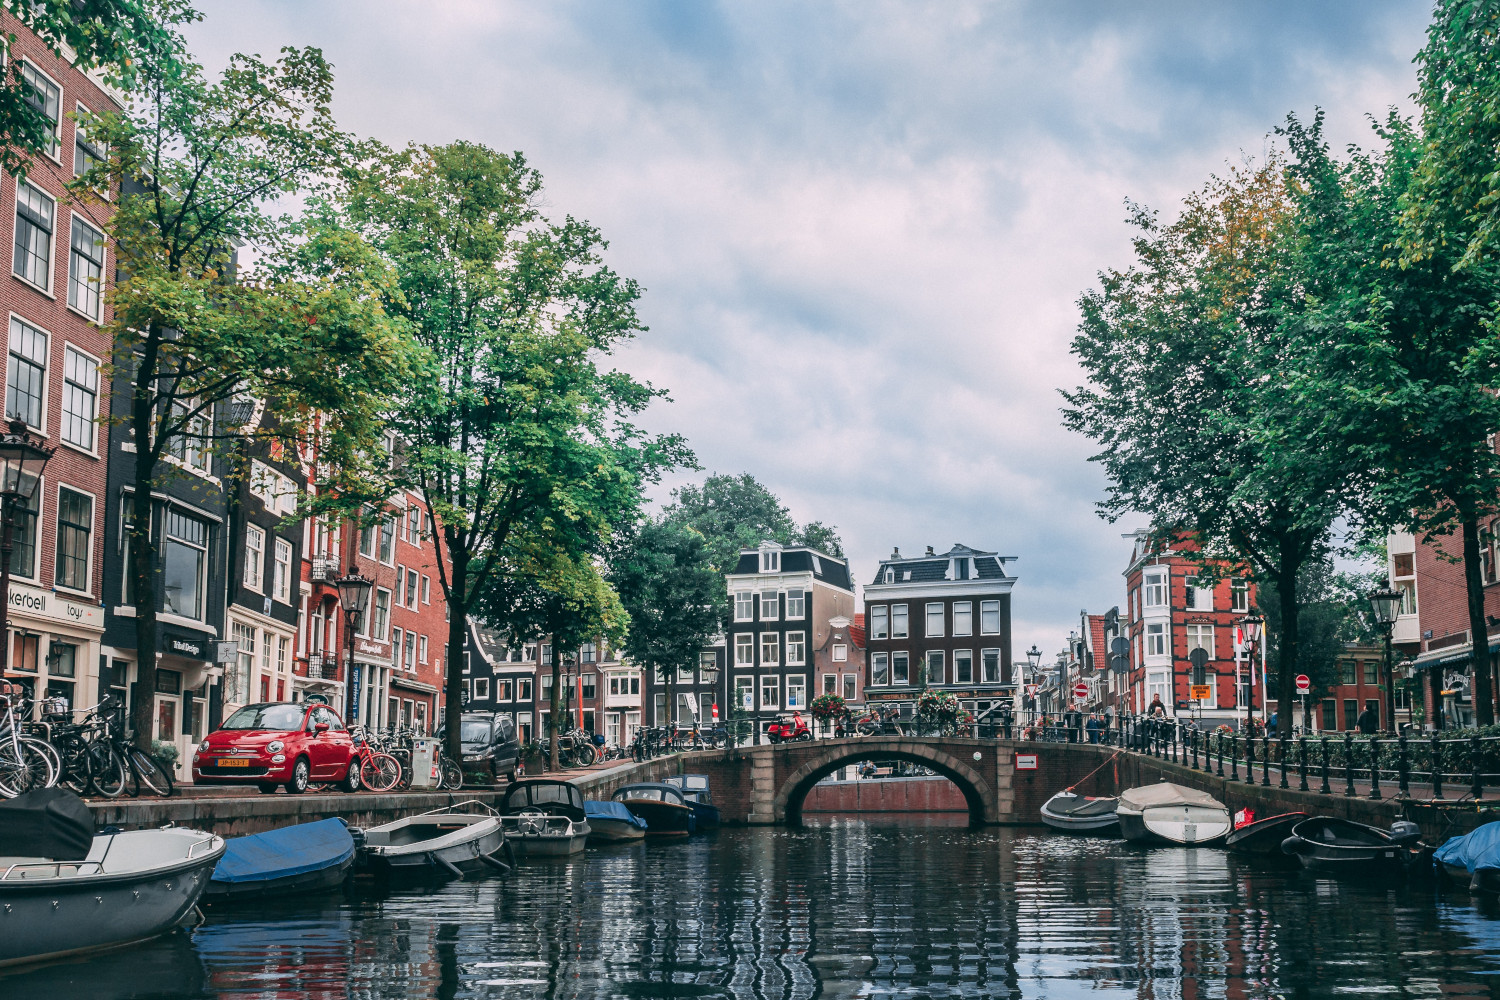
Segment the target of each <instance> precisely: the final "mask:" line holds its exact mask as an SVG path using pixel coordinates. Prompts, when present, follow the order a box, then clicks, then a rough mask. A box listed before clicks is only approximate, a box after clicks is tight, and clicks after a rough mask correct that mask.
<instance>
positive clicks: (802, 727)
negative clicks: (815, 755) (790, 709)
mask: <svg viewBox="0 0 1500 1000" xmlns="http://www.w3.org/2000/svg"><path fill="white" fill-rule="evenodd" d="M766 737H767V738H768V739H769V740H770V741H771V742H772V743H791V742H793V741H802V740H810V739H812V738H813V737H812V730H811V729H808V728H807V723H806V722H804V721H802V717H801V716H792V715H778V716H777V717H776V721H775V722H773V723H771V724H770V725H769V726H767V727H766Z"/></svg>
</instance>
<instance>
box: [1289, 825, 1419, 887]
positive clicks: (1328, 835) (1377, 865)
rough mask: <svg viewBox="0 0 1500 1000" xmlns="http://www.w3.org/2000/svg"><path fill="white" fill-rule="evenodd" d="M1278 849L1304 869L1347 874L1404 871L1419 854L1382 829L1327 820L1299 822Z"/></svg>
mask: <svg viewBox="0 0 1500 1000" xmlns="http://www.w3.org/2000/svg"><path fill="white" fill-rule="evenodd" d="M1281 849H1282V850H1283V851H1285V852H1286V853H1287V854H1289V855H1292V856H1294V857H1295V858H1296V859H1297V861H1298V862H1299V863H1300V864H1301V865H1302V867H1303V868H1307V869H1310V870H1313V871H1319V872H1325V873H1329V874H1350V875H1358V874H1364V873H1368V872H1390V871H1397V870H1400V869H1405V868H1407V867H1410V865H1411V864H1412V862H1413V859H1414V858H1415V857H1416V856H1417V854H1418V853H1419V852H1418V851H1414V850H1413V849H1412V848H1410V847H1406V846H1403V845H1401V844H1397V843H1395V842H1394V841H1392V840H1391V838H1390V836H1389V835H1388V834H1387V833H1386V832H1385V831H1384V830H1380V829H1377V828H1375V827H1372V826H1366V825H1364V824H1363V823H1353V822H1350V821H1348V820H1337V819H1330V818H1326V817H1319V818H1315V819H1310V820H1305V821H1303V822H1301V823H1298V824H1297V825H1296V826H1294V827H1293V828H1292V833H1291V835H1290V836H1289V837H1287V838H1286V840H1284V841H1282V845H1281Z"/></svg>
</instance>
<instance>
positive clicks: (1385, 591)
mask: <svg viewBox="0 0 1500 1000" xmlns="http://www.w3.org/2000/svg"><path fill="white" fill-rule="evenodd" d="M1381 583H1382V584H1383V586H1382V588H1381V589H1380V590H1376V591H1373V592H1372V593H1371V594H1370V595H1369V601H1370V609H1371V611H1373V612H1374V614H1375V624H1376V625H1377V626H1378V627H1379V628H1380V632H1381V635H1382V637H1383V638H1384V639H1385V659H1384V660H1383V661H1382V666H1383V668H1384V669H1383V670H1382V671H1381V674H1382V676H1383V677H1384V678H1385V719H1386V725H1387V726H1389V727H1390V731H1391V732H1393V733H1394V732H1395V731H1396V679H1395V677H1394V676H1393V674H1392V670H1391V630H1392V628H1394V627H1395V624H1396V616H1397V615H1398V614H1399V613H1400V611H1401V594H1400V593H1399V592H1397V591H1395V590H1392V589H1391V582H1390V580H1389V579H1386V580H1382V581H1381ZM1477 648H1478V644H1477V643H1476V644H1475V649H1476V650H1477ZM1472 660H1473V663H1474V669H1475V670H1479V669H1480V661H1479V656H1478V654H1477V651H1476V653H1474V654H1472ZM1485 669H1486V670H1487V669H1489V667H1488V665H1486V666H1485Z"/></svg>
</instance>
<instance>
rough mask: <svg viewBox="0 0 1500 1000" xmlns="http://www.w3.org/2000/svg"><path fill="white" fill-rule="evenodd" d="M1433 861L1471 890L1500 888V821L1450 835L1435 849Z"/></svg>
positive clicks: (1494, 889)
mask: <svg viewBox="0 0 1500 1000" xmlns="http://www.w3.org/2000/svg"><path fill="white" fill-rule="evenodd" d="M1432 859H1433V862H1434V863H1435V864H1437V865H1439V866H1441V868H1442V870H1443V872H1444V873H1446V874H1447V875H1448V876H1449V877H1451V878H1455V879H1461V880H1463V882H1465V883H1466V884H1467V885H1468V886H1469V890H1470V891H1471V892H1500V821H1496V822H1493V823H1486V824H1484V825H1483V826H1480V827H1476V828H1475V829H1473V830H1470V831H1469V832H1468V833H1466V834H1464V835H1463V836H1462V837H1453V838H1452V839H1450V840H1448V841H1447V842H1445V843H1444V844H1443V846H1442V847H1439V848H1438V849H1437V853H1436V854H1434V855H1433V856H1432Z"/></svg>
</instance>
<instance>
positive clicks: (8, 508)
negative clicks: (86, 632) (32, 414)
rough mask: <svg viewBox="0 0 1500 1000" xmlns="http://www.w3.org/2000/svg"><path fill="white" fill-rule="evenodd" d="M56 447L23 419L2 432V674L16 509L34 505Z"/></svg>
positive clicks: (7, 638)
mask: <svg viewBox="0 0 1500 1000" xmlns="http://www.w3.org/2000/svg"><path fill="white" fill-rule="evenodd" d="M54 450H56V449H53V448H47V447H44V446H42V445H40V444H38V443H36V442H35V441H33V440H32V439H31V435H30V434H28V433H26V422H25V421H24V420H12V421H11V422H10V428H9V431H8V432H7V433H5V434H0V522H3V525H4V526H3V528H0V600H4V601H5V605H4V607H3V608H0V676H3V675H4V673H5V672H6V671H7V670H9V669H10V557H11V553H12V552H13V551H14V550H15V528H16V511H17V510H24V509H26V508H27V507H29V506H31V498H32V497H34V496H36V491H37V487H38V486H40V485H41V482H42V470H43V469H45V468H46V467H47V460H48V459H49V458H51V457H52V452H53V451H54Z"/></svg>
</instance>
